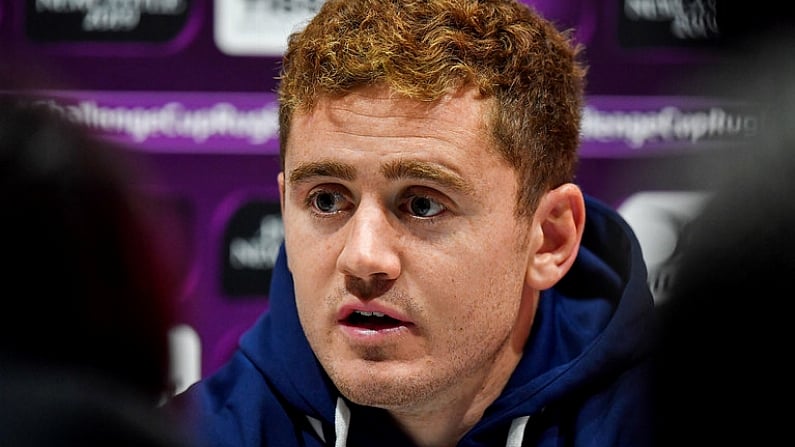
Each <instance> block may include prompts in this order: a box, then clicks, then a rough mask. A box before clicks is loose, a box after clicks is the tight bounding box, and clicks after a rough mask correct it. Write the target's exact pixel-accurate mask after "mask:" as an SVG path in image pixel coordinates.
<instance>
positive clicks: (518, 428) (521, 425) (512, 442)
mask: <svg viewBox="0 0 795 447" xmlns="http://www.w3.org/2000/svg"><path fill="white" fill-rule="evenodd" d="M529 420H530V416H522V417H520V418H516V419H514V420H513V421H512V422H511V429H510V430H508V442H506V443H505V447H522V441H524V429H525V427H527V421H529Z"/></svg>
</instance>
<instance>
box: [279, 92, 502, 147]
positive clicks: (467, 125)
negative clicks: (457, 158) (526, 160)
mask: <svg viewBox="0 0 795 447" xmlns="http://www.w3.org/2000/svg"><path fill="white" fill-rule="evenodd" d="M490 106H491V100H487V99H484V98H482V97H481V96H480V95H479V94H478V93H477V90H475V89H463V90H460V91H458V92H455V93H454V94H447V95H445V96H443V97H442V98H440V99H438V100H434V101H419V100H413V99H410V98H406V97H404V96H400V95H398V94H396V93H394V92H392V91H390V90H388V89H386V88H384V87H366V88H360V89H356V90H354V91H352V92H350V93H348V94H346V95H344V96H338V97H337V96H328V95H324V96H322V97H320V98H319V100H318V101H317V102H316V103H315V104H314V107H312V109H311V110H308V111H297V112H296V113H295V114H294V116H293V119H292V123H291V131H290V135H289V138H288V141H287V144H286V148H287V151H286V154H285V155H286V161H287V160H289V159H290V158H295V156H297V157H299V158H302V155H309V154H306V153H304V152H305V151H307V150H310V149H321V148H322V149H325V152H328V153H332V152H338V151H345V150H347V149H354V148H360V149H363V148H365V147H366V148H368V149H369V150H370V151H371V152H378V151H379V150H389V149H393V150H396V151H400V150H411V152H417V151H420V152H421V151H423V150H431V149H432V150H434V151H439V152H444V151H445V150H450V149H452V148H459V149H462V150H465V149H468V148H469V149H471V148H475V147H477V148H478V149H479V150H480V151H488V150H489V148H493V146H494V144H493V143H492V138H491V136H490V134H489V132H488V131H487V130H488V129H487V115H488V110H489V109H490Z"/></svg>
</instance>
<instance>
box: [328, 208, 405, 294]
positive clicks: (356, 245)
mask: <svg viewBox="0 0 795 447" xmlns="http://www.w3.org/2000/svg"><path fill="white" fill-rule="evenodd" d="M347 226H348V229H347V230H348V233H347V235H346V239H345V246H344V247H343V249H342V252H341V253H340V255H339V257H338V258H337V269H338V270H339V271H340V272H342V273H343V274H345V275H347V276H353V277H356V278H360V279H363V280H368V279H370V278H378V279H385V280H393V279H396V278H397V277H398V276H399V275H400V270H401V265H400V255H399V253H398V248H399V246H398V244H399V233H398V230H397V229H396V228H395V227H394V226H393V224H392V223H391V222H390V215H389V211H388V210H386V209H384V208H383V207H382V206H379V205H376V204H367V203H365V202H361V203H360V204H359V206H358V207H357V208H356V211H355V212H354V214H353V215H352V216H351V218H350V220H349V221H348V223H347Z"/></svg>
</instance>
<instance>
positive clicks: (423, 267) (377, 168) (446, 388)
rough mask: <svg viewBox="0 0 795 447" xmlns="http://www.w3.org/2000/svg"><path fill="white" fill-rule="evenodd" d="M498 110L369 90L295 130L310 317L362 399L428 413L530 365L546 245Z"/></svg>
mask: <svg viewBox="0 0 795 447" xmlns="http://www.w3.org/2000/svg"><path fill="white" fill-rule="evenodd" d="M486 105H487V103H486V101H484V100H482V99H478V98H477V97H476V95H475V93H473V91H470V90H467V91H464V92H462V93H461V94H460V95H456V96H451V97H447V98H445V99H444V100H443V101H442V102H441V103H434V104H428V103H419V102H415V101H409V100H406V99H397V98H394V97H390V96H389V94H388V92H386V91H384V90H383V89H376V88H368V89H364V90H358V91H356V92H354V93H352V94H350V95H348V96H345V97H342V98H333V99H331V98H325V99H322V100H321V101H320V102H319V103H318V104H317V106H316V107H315V109H314V110H313V111H312V112H311V113H309V114H297V115H296V116H295V117H294V119H293V124H292V129H291V130H290V138H289V141H288V142H287V153H286V158H285V170H284V172H283V173H282V174H280V176H279V186H280V189H281V191H282V212H283V219H284V225H285V243H286V248H287V254H288V260H289V267H290V270H291V271H292V273H293V276H294V279H295V292H296V304H297V307H298V314H299V317H300V320H301V324H302V326H303V329H304V331H305V332H306V336H307V338H308V340H309V343H310V344H311V346H312V349H313V350H314V351H315V353H316V355H317V357H318V359H319V360H320V362H321V364H322V365H323V367H324V368H325V370H326V371H327V373H328V374H329V376H330V377H331V379H332V380H333V381H334V383H335V384H336V385H337V387H338V388H339V389H340V391H341V392H342V393H343V395H345V396H346V397H348V398H349V399H350V400H352V401H354V402H357V403H360V404H364V405H371V406H377V407H382V408H387V409H393V410H398V409H403V410H410V409H412V408H420V406H423V405H424V406H425V408H428V405H434V404H443V403H444V402H445V401H450V400H451V399H458V398H461V397H464V398H465V396H470V397H471V396H472V395H474V394H475V393H477V392H478V390H479V389H481V388H482V387H483V386H485V385H484V384H489V383H491V382H493V381H495V379H494V377H495V376H502V377H503V379H497V380H496V381H498V382H499V381H500V380H504V377H507V375H508V374H510V371H511V370H512V369H513V367H514V365H515V362H516V360H517V356H518V355H519V354H518V353H517V352H519V351H520V350H521V346H518V345H517V344H516V341H517V340H519V339H521V341H523V340H524V336H526V331H527V330H528V328H529V321H527V320H529V319H531V318H532V312H527V311H526V309H527V308H528V307H532V306H531V305H530V303H528V301H532V300H534V299H535V298H534V297H532V295H531V293H530V292H529V291H528V289H527V288H525V287H524V279H525V274H526V270H527V266H528V262H529V259H530V257H531V254H532V251H533V250H534V249H535V248H537V247H533V243H532V242H528V241H532V240H533V238H531V237H530V236H529V235H528V233H529V232H530V228H531V226H530V221H529V220H526V219H523V218H517V217H516V216H515V213H514V211H515V206H516V197H517V195H516V188H517V180H516V174H515V173H514V171H513V169H512V168H511V167H510V166H509V165H508V164H507V163H506V162H505V161H504V160H503V159H502V158H501V157H500V156H499V155H497V153H496V152H495V151H494V150H493V149H491V147H492V146H493V143H491V142H490V141H489V138H488V137H487V134H486V132H485V130H484V127H483V120H484V116H486V108H485V107H486ZM523 300H524V301H525V302H524V304H523V306H522V309H523V310H522V312H521V313H522V314H523V315H524V317H522V318H521V319H520V318H519V315H520V304H522V301H523ZM533 302H534V301H533ZM517 332H522V335H521V336H519V335H517V334H516V333H517Z"/></svg>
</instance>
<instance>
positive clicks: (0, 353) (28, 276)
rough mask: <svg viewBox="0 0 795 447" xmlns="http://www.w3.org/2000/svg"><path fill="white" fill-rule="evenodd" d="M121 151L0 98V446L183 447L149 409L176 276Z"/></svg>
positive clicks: (171, 317) (52, 115)
mask: <svg viewBox="0 0 795 447" xmlns="http://www.w3.org/2000/svg"><path fill="white" fill-rule="evenodd" d="M125 153H127V152H126V150H125V149H123V148H122V147H120V146H118V147H117V146H115V145H113V144H111V143H110V142H108V141H106V140H101V139H99V138H98V137H95V136H93V135H91V134H90V133H89V132H88V130H87V129H85V128H83V127H82V126H80V125H78V124H77V123H73V122H71V121H70V120H69V119H68V118H67V117H65V116H64V115H61V114H58V113H56V112H54V111H52V110H51V109H48V108H46V107H43V106H39V105H36V101H34V100H33V99H32V98H23V97H21V96H11V95H8V96H3V97H0V257H1V258H2V263H0V265H2V270H0V271H1V272H2V278H3V281H2V284H3V287H4V290H5V291H4V292H3V294H2V300H3V307H4V309H3V311H2V312H0V445H3V446H25V447H34V446H90V445H104V446H128V445H129V446H133V445H134V446H184V445H187V442H186V441H187V439H186V437H185V433H184V432H182V431H181V430H180V429H179V427H177V426H175V425H173V424H172V423H171V421H170V420H169V417H168V416H167V415H166V414H164V413H162V412H161V410H160V409H159V407H158V404H159V402H160V401H161V399H163V397H164V396H165V395H167V394H168V393H170V391H171V384H170V383H169V370H168V368H169V358H170V357H169V356H170V353H169V347H168V331H169V329H170V327H171V326H172V325H173V324H174V321H175V315H176V314H175V306H174V304H175V302H174V299H175V298H176V293H177V281H176V274H175V270H174V269H173V268H172V266H171V265H169V262H168V258H165V257H162V256H160V255H161V253H162V248H163V247H162V246H160V245H159V243H158V242H159V241H162V239H160V238H158V237H155V230H156V227H155V225H154V224H155V221H154V220H153V215H150V214H148V213H149V211H150V209H149V208H147V206H146V203H147V202H146V200H145V197H144V196H143V195H141V194H139V193H138V192H137V190H136V189H135V188H133V186H132V180H133V179H135V177H134V176H135V175H138V174H139V173H138V172H136V171H134V170H133V169H132V164H128V163H127V160H125V158H124V157H125Z"/></svg>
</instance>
